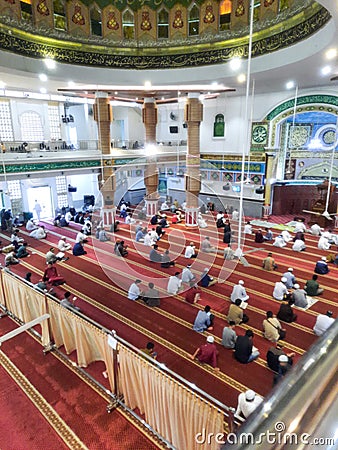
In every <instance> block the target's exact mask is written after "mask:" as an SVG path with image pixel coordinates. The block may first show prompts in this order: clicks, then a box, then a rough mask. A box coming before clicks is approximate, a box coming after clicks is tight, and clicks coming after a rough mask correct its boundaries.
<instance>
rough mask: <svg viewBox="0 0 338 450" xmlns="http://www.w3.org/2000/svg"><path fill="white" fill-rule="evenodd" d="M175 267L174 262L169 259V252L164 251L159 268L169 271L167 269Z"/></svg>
mask: <svg viewBox="0 0 338 450" xmlns="http://www.w3.org/2000/svg"><path fill="white" fill-rule="evenodd" d="M174 265H175V261H172V260H171V258H170V254H169V250H168V249H167V250H165V252H164V253H163V255H162V262H161V267H162V268H163V269H169V267H171V266H174Z"/></svg>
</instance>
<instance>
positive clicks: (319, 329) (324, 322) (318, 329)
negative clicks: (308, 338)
mask: <svg viewBox="0 0 338 450" xmlns="http://www.w3.org/2000/svg"><path fill="white" fill-rule="evenodd" d="M332 315H333V313H332V311H326V314H319V316H317V319H316V323H315V326H314V327H313V331H314V333H315V334H316V335H317V336H321V335H322V334H324V333H325V331H326V330H327V329H328V328H330V326H331V325H332V324H333V322H334V318H333V317H332Z"/></svg>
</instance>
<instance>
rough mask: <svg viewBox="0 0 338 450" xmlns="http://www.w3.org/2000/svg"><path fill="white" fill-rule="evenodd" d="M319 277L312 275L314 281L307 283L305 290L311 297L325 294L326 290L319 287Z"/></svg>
mask: <svg viewBox="0 0 338 450" xmlns="http://www.w3.org/2000/svg"><path fill="white" fill-rule="evenodd" d="M317 280H318V275H316V274H314V275H312V280H308V281H307V282H306V283H305V287H304V290H305V292H306V293H307V295H309V296H310V297H315V296H316V295H320V294H322V293H323V292H324V289H323V288H321V287H319V283H318V281H317Z"/></svg>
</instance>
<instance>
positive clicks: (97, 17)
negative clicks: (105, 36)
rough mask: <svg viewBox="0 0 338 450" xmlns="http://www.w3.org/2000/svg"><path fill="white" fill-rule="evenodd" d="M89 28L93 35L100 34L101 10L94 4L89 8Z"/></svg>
mask: <svg viewBox="0 0 338 450" xmlns="http://www.w3.org/2000/svg"><path fill="white" fill-rule="evenodd" d="M90 29H91V33H92V35H93V36H102V17H101V11H100V10H99V9H98V8H97V7H95V6H94V7H93V8H92V9H91V10H90Z"/></svg>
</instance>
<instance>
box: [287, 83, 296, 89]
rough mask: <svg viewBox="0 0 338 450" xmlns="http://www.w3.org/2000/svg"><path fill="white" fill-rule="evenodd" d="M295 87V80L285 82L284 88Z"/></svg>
mask: <svg viewBox="0 0 338 450" xmlns="http://www.w3.org/2000/svg"><path fill="white" fill-rule="evenodd" d="M294 87H295V82H294V81H288V82H287V83H286V89H293V88H294Z"/></svg>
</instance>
